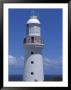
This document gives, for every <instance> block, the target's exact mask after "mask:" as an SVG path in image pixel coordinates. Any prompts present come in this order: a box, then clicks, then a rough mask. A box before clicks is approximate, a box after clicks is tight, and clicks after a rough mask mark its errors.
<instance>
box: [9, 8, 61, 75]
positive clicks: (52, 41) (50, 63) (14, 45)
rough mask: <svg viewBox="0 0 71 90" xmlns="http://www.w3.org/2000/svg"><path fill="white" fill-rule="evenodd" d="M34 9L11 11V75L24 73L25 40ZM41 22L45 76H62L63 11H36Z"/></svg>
mask: <svg viewBox="0 0 71 90" xmlns="http://www.w3.org/2000/svg"><path fill="white" fill-rule="evenodd" d="M32 10H33V9H9V74H22V73H23V71H24V67H23V62H24V53H25V52H24V48H23V39H24V37H25V35H26V34H25V33H26V22H27V20H28V19H29V17H30V16H31V15H32V13H31V12H32ZM34 12H35V13H34V14H35V15H37V16H38V19H39V20H40V22H41V35H42V38H43V40H44V44H45V46H44V48H43V50H42V53H43V57H44V73H45V74H62V9H34Z"/></svg>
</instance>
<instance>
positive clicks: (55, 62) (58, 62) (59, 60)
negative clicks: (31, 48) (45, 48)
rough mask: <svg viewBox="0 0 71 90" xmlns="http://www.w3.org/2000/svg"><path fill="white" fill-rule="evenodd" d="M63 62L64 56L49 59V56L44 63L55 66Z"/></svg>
mask: <svg viewBox="0 0 71 90" xmlns="http://www.w3.org/2000/svg"><path fill="white" fill-rule="evenodd" d="M60 64H62V58H61V57H60V58H58V59H56V60H51V59H48V58H47V57H46V58H44V65H48V66H53V65H60Z"/></svg>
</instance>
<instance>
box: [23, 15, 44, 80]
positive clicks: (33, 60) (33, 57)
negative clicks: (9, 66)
mask: <svg viewBox="0 0 71 90" xmlns="http://www.w3.org/2000/svg"><path fill="white" fill-rule="evenodd" d="M26 27H27V29H26V37H25V38H24V48H25V61H24V78H23V79H24V81H43V80H44V72H43V57H42V48H43V46H44V44H43V41H42V39H41V29H40V21H39V20H38V18H37V16H34V15H33V16H31V17H30V18H29V20H28V21H27V24H26Z"/></svg>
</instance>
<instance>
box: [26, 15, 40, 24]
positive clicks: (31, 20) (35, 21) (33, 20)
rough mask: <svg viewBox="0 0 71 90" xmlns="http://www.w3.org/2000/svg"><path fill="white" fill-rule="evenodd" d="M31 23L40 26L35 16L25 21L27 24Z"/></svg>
mask: <svg viewBox="0 0 71 90" xmlns="http://www.w3.org/2000/svg"><path fill="white" fill-rule="evenodd" d="M31 23H36V24H40V21H39V20H38V19H37V16H31V17H30V19H29V20H28V21H27V24H31Z"/></svg>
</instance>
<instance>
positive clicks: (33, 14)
mask: <svg viewBox="0 0 71 90" xmlns="http://www.w3.org/2000/svg"><path fill="white" fill-rule="evenodd" d="M30 17H31V18H37V15H35V11H34V10H32V11H31V16H30Z"/></svg>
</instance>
